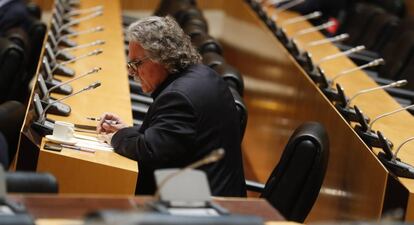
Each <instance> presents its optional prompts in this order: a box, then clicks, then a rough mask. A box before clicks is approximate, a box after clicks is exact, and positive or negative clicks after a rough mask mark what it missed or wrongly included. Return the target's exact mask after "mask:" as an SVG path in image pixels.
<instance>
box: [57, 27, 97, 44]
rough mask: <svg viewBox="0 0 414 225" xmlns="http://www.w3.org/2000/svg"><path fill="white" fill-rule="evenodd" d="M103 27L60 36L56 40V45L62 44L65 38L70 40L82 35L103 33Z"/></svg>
mask: <svg viewBox="0 0 414 225" xmlns="http://www.w3.org/2000/svg"><path fill="white" fill-rule="evenodd" d="M103 30H104V27H103V26H97V27H93V28H90V29H86V30H82V31H76V32H73V33H70V34H65V35H61V36H60V37H59V39H58V40H57V43H58V44H59V43H60V42H62V41H63V40H65V39H67V38H71V37H77V36H79V35H84V34H90V33H96V32H100V31H103Z"/></svg>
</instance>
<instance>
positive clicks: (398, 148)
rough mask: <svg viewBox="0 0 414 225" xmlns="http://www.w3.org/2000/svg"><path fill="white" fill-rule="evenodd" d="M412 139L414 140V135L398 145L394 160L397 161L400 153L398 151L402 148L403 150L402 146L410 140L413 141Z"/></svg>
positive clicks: (393, 156)
mask: <svg viewBox="0 0 414 225" xmlns="http://www.w3.org/2000/svg"><path fill="white" fill-rule="evenodd" d="M412 140H414V137H410V138H407V139H406V140H405V141H403V142H402V143H401V144H400V145H399V146H398V147H397V150H395V153H394V154H393V155H392V159H391V160H392V161H397V155H398V152H400V150H401V148H402V147H403V146H404V145H405V144H407V143H408V142H410V141H412Z"/></svg>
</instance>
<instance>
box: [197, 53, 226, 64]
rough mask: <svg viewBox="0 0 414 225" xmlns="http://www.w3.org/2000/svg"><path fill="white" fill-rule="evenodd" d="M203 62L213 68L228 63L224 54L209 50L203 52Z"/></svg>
mask: <svg viewBox="0 0 414 225" xmlns="http://www.w3.org/2000/svg"><path fill="white" fill-rule="evenodd" d="M202 57H203V64H204V65H206V66H209V67H211V68H213V67H215V66H218V65H221V64H224V63H226V60H224V58H223V56H221V55H220V54H218V53H217V52H207V53H204V54H202Z"/></svg>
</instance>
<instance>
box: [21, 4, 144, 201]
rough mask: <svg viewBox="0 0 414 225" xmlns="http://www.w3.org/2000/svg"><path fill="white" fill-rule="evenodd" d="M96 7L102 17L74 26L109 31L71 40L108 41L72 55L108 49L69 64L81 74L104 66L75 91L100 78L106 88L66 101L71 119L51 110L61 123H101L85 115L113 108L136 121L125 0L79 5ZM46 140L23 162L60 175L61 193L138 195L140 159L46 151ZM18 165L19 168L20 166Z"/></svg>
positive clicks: (76, 85) (128, 120)
mask: <svg viewBox="0 0 414 225" xmlns="http://www.w3.org/2000/svg"><path fill="white" fill-rule="evenodd" d="M97 5H102V6H103V15H101V16H98V17H95V18H92V19H89V20H86V21H82V22H81V23H80V24H79V25H77V26H74V27H73V29H74V30H75V31H84V30H88V29H91V28H94V27H97V26H102V27H103V28H104V30H103V31H101V32H95V33H89V34H84V35H79V36H77V37H74V38H73V39H72V40H73V41H75V42H76V43H77V44H78V45H82V44H86V43H91V42H94V41H97V40H103V41H105V44H104V45H100V46H94V47H87V48H83V49H78V50H75V51H70V54H72V55H74V56H81V55H84V54H86V53H89V52H91V51H93V50H95V49H102V51H103V53H102V54H100V55H96V56H90V57H86V58H82V59H80V60H78V61H76V62H74V63H70V64H67V66H68V67H70V68H72V69H73V70H74V71H75V72H76V76H79V75H81V74H84V73H85V72H87V71H90V70H91V69H92V68H94V67H101V68H102V70H101V71H99V72H98V73H96V74H92V75H90V76H87V77H83V78H81V79H79V80H76V81H74V82H72V83H70V85H71V86H72V87H73V92H76V91H79V90H81V89H82V88H84V87H86V86H88V85H89V84H91V83H93V82H95V81H100V82H101V86H100V87H99V88H97V89H94V90H91V91H87V92H84V93H81V94H79V95H77V96H73V97H71V98H68V99H67V100H64V101H63V102H64V103H66V104H68V105H69V106H70V107H71V113H70V115H69V116H68V117H63V116H56V115H51V114H48V115H47V117H48V118H50V119H53V120H56V121H67V122H71V123H74V124H81V125H89V126H96V122H95V121H89V120H86V117H98V116H100V115H102V114H103V113H104V112H114V113H116V114H118V115H119V116H121V118H122V119H123V120H124V121H125V122H126V123H127V124H130V125H132V110H131V100H130V91H129V82H128V75H127V69H126V56H125V50H124V49H125V48H124V38H123V29H122V22H121V6H120V2H119V1H106V0H99V1H80V8H90V7H94V6H97ZM76 76H75V77H76ZM55 77H56V78H58V79H61V80H62V81H67V80H69V79H71V78H69V77H63V76H58V75H55ZM35 90H36V88H35ZM52 97H55V98H57V99H59V98H62V97H63V96H62V95H58V94H52ZM31 100H32V99H31ZM30 102H32V101H30ZM31 107H33V106H31ZM29 108H30V107H29ZM28 112H29V111H28ZM27 117H30V115H29V114H27V115H26V118H27ZM26 123H30V120H29V121H27V120H26V121H25V125H24V126H25V127H30V124H26ZM23 130H25V129H23ZM23 132H24V131H23ZM32 141H33V140H32ZM33 142H36V141H33ZM44 142H45V139H44V138H43V139H42V141H40V143H34V144H35V145H37V147H38V148H40V150H39V152H38V153H37V154H38V155H37V157H23V158H24V160H34V161H36V160H37V161H36V162H35V166H36V167H35V169H36V170H37V171H39V172H43V171H45V172H50V173H52V174H53V175H55V176H56V178H57V179H58V182H59V188H60V192H61V193H97V194H103V193H106V194H134V192H135V185H136V180H137V176H138V166H137V163H136V162H135V161H133V160H130V159H127V158H125V157H123V156H120V155H118V154H116V153H114V152H103V151H97V152H96V153H94V154H91V153H89V154H85V152H79V151H73V150H68V149H63V150H62V152H52V151H47V150H44V149H43V144H44ZM19 151H33V150H32V149H31V148H24V149H19ZM19 154H20V153H19ZM23 155H24V154H23ZM35 158H36V159H35ZM24 160H20V161H24ZM23 163H25V162H23ZM17 169H20V168H19V167H17ZM108 178H110V179H108Z"/></svg>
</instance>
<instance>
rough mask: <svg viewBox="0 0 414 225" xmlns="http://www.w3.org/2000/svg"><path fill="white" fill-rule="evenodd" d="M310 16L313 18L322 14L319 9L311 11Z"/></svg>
mask: <svg viewBox="0 0 414 225" xmlns="http://www.w3.org/2000/svg"><path fill="white" fill-rule="evenodd" d="M310 16H311V17H312V18H314V17H320V16H322V12H321V11H315V12H313V13H311V15H310Z"/></svg>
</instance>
